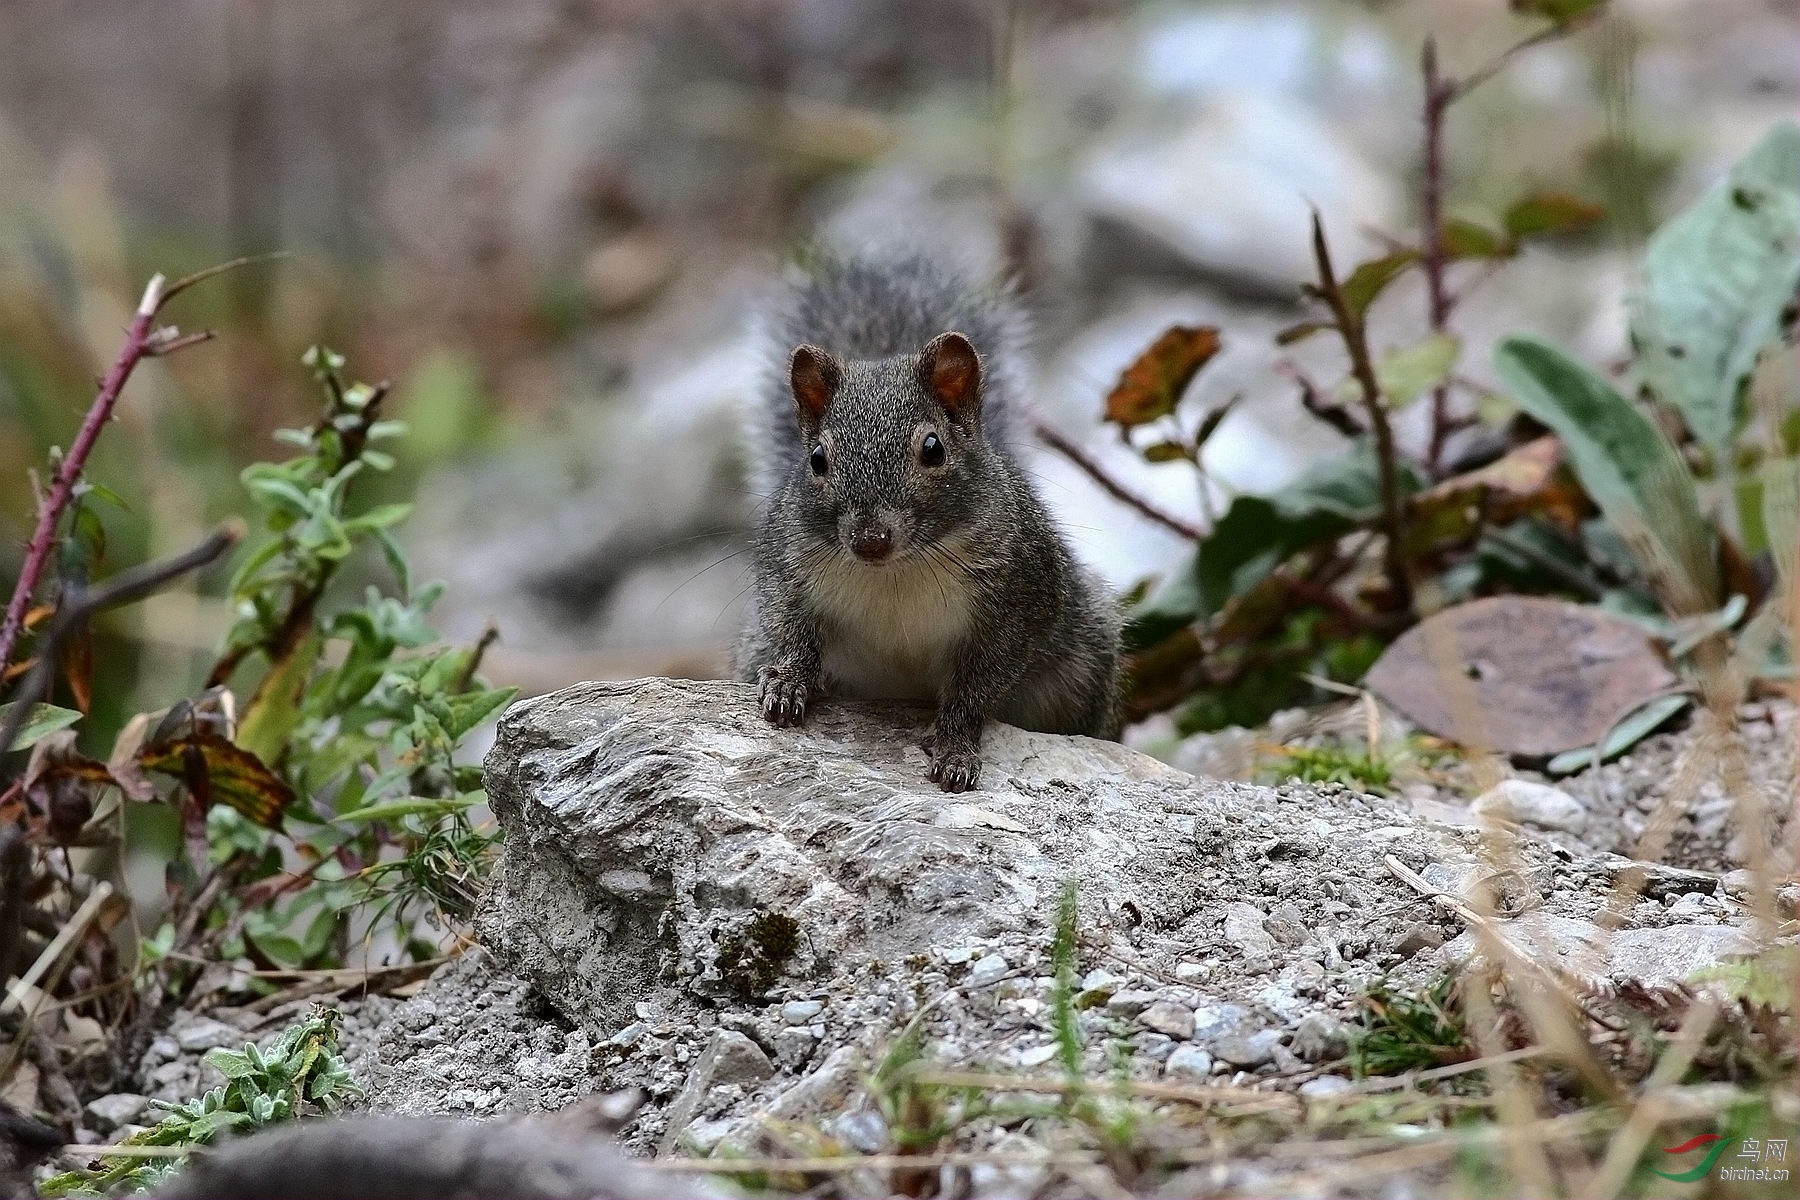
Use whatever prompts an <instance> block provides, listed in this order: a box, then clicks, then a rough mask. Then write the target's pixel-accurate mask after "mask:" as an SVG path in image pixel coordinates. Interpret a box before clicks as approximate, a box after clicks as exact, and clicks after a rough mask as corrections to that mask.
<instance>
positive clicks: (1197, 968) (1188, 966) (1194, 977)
mask: <svg viewBox="0 0 1800 1200" xmlns="http://www.w3.org/2000/svg"><path fill="white" fill-rule="evenodd" d="M1206 975H1207V970H1206V968H1205V967H1204V966H1202V965H1201V964H1200V963H1197V962H1178V963H1176V964H1175V978H1177V979H1179V980H1181V982H1183V983H1200V982H1202V981H1204V980H1205V979H1206Z"/></svg>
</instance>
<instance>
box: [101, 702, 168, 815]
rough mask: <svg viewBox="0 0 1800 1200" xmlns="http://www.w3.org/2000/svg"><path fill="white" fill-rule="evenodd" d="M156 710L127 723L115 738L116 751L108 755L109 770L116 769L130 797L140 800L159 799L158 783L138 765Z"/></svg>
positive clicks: (115, 776)
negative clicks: (151, 719) (157, 793)
mask: <svg viewBox="0 0 1800 1200" xmlns="http://www.w3.org/2000/svg"><path fill="white" fill-rule="evenodd" d="M152 715H154V714H152V713H139V714H138V715H137V716H135V717H133V718H131V720H129V721H127V722H125V728H123V729H121V730H120V731H119V736H118V737H117V738H115V739H114V740H113V748H112V754H111V755H109V756H108V757H107V760H106V769H107V770H108V771H110V772H112V777H113V781H114V782H115V783H117V784H118V785H119V790H120V791H121V792H124V793H125V795H126V796H127V797H129V798H130V799H132V800H137V801H147V800H154V799H156V785H155V784H153V783H151V782H150V778H149V776H147V775H145V774H144V771H143V768H142V767H140V766H139V765H138V757H139V755H140V754H141V753H142V751H143V748H144V736H145V735H146V734H147V733H149V732H150V718H151V716H152Z"/></svg>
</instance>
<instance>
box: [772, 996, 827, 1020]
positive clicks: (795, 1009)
mask: <svg viewBox="0 0 1800 1200" xmlns="http://www.w3.org/2000/svg"><path fill="white" fill-rule="evenodd" d="M824 1011H825V1002H824V1001H822V1000H789V1001H788V1002H787V1003H786V1004H784V1005H782V1006H781V1019H782V1020H783V1021H786V1022H787V1023H788V1024H789V1025H804V1024H806V1023H807V1022H808V1021H810V1020H812V1019H813V1018H814V1017H816V1016H818V1015H819V1014H820V1013H822V1012H824Z"/></svg>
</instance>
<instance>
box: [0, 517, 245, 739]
mask: <svg viewBox="0 0 1800 1200" xmlns="http://www.w3.org/2000/svg"><path fill="white" fill-rule="evenodd" d="M243 536H244V525H243V522H241V521H229V522H227V523H226V524H224V525H221V526H219V528H217V529H215V530H213V531H212V533H210V534H208V535H207V536H206V540H205V541H202V542H201V543H200V544H199V545H197V546H195V547H194V548H193V549H191V550H188V551H186V552H185V553H182V554H178V555H176V556H175V557H173V558H165V559H163V560H162V561H161V562H153V563H144V564H143V565H141V566H136V567H132V568H130V569H128V570H124V571H120V572H119V573H118V574H117V575H114V576H113V577H112V578H110V579H108V580H107V581H106V582H105V583H102V584H101V585H100V586H98V587H95V588H89V589H87V590H85V591H83V592H81V593H79V594H78V595H76V596H75V597H74V598H73V599H71V600H70V601H69V602H68V603H66V604H64V605H63V606H62V607H61V608H59V609H58V610H57V612H56V616H55V617H54V618H52V619H51V622H50V627H49V628H48V629H46V630H45V631H44V635H43V640H42V648H41V649H40V651H39V653H38V656H37V662H36V663H35V664H34V665H33V666H32V668H31V672H30V673H29V674H28V675H26V677H25V682H24V683H23V684H22V685H21V686H20V688H19V691H18V693H17V695H16V696H15V697H14V700H15V701H16V703H15V704H14V705H13V706H12V710H11V711H10V712H9V713H8V714H7V718H6V722H5V724H4V725H0V752H3V751H4V750H5V749H6V748H8V747H10V746H11V745H12V744H13V739H14V738H16V737H17V736H18V735H19V730H20V729H22V728H24V725H25V721H26V719H27V716H28V714H29V713H30V711H31V706H32V704H33V703H35V702H36V701H37V700H38V699H40V698H41V697H42V696H44V695H45V694H47V693H48V690H49V685H50V676H51V673H52V672H53V671H54V670H55V662H56V648H57V646H58V645H59V644H60V643H61V642H62V639H63V638H64V637H65V636H66V635H67V634H68V632H69V630H71V629H74V628H76V627H78V626H79V625H80V624H81V623H82V622H84V621H86V620H87V619H88V618H90V617H92V616H93V615H94V614H95V613H98V612H101V611H103V610H105V609H108V608H113V607H115V606H117V605H120V604H130V603H132V602H134V601H137V600H142V599H143V598H144V597H145V596H148V595H149V594H150V593H152V592H154V591H155V590H156V589H157V588H159V587H161V586H162V585H163V584H165V583H167V582H169V581H170V580H171V579H174V578H176V577H178V576H181V575H185V574H187V573H188V572H189V571H193V570H197V569H199V568H200V567H203V566H206V565H207V564H208V563H210V562H213V561H214V560H215V559H217V558H218V557H219V556H220V555H222V554H224V553H225V552H226V551H227V550H229V549H230V548H231V547H232V546H234V545H236V544H237V542H238V539H239V538H241V537H243Z"/></svg>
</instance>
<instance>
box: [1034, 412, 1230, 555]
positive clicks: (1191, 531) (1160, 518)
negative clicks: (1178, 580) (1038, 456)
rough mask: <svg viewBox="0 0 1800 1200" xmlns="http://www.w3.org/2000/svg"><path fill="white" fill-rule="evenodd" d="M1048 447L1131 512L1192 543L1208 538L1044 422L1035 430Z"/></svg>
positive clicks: (1195, 526) (1203, 532) (1194, 526)
mask: <svg viewBox="0 0 1800 1200" xmlns="http://www.w3.org/2000/svg"><path fill="white" fill-rule="evenodd" d="M1033 432H1035V433H1036V434H1037V435H1038V437H1039V438H1040V439H1042V441H1043V442H1044V444H1045V445H1047V446H1049V447H1050V448H1051V449H1052V450H1054V451H1056V452H1057V453H1058V454H1060V455H1062V456H1063V457H1064V458H1066V459H1068V460H1069V461H1070V462H1072V463H1074V464H1075V465H1076V466H1077V467H1080V468H1081V469H1082V471H1083V472H1085V473H1086V474H1087V476H1088V478H1090V479H1092V480H1093V481H1094V482H1095V483H1097V484H1099V485H1100V486H1101V488H1103V489H1104V490H1105V491H1106V494H1107V495H1109V496H1111V497H1112V498H1113V499H1115V500H1117V501H1119V502H1120V503H1121V504H1124V505H1126V506H1127V507H1129V508H1134V509H1136V510H1137V511H1138V512H1140V513H1142V514H1143V515H1144V516H1146V517H1149V518H1150V519H1151V520H1152V521H1155V522H1156V523H1157V524H1158V525H1161V526H1162V527H1163V528H1165V529H1172V530H1174V531H1175V532H1176V533H1178V534H1180V535H1181V536H1182V537H1184V538H1187V539H1188V540H1189V541H1191V542H1198V541H1201V540H1203V539H1204V538H1205V537H1206V530H1204V529H1202V528H1200V527H1199V526H1198V525H1195V524H1192V523H1191V522H1188V521H1184V520H1182V519H1181V518H1180V517H1177V516H1173V515H1171V514H1169V513H1166V512H1164V511H1163V510H1162V509H1160V508H1157V507H1156V506H1155V505H1154V504H1152V503H1150V502H1149V501H1148V500H1146V499H1144V498H1143V497H1142V496H1139V495H1138V494H1137V493H1135V492H1133V491H1131V490H1130V489H1128V488H1127V487H1126V486H1125V485H1124V484H1122V483H1120V482H1119V481H1118V480H1116V479H1114V478H1113V477H1112V476H1110V475H1108V474H1107V473H1106V468H1104V467H1102V466H1101V465H1100V464H1099V463H1097V462H1095V461H1094V459H1093V458H1092V457H1090V456H1089V455H1088V453H1087V452H1086V451H1085V450H1083V449H1082V448H1081V447H1080V446H1077V445H1076V444H1075V443H1074V442H1071V441H1070V440H1069V439H1068V438H1066V437H1064V436H1063V435H1062V434H1060V433H1058V432H1057V431H1056V430H1054V429H1052V428H1050V427H1049V426H1048V425H1045V424H1043V423H1042V422H1040V423H1038V425H1037V426H1036V427H1035V429H1034V430H1033Z"/></svg>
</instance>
